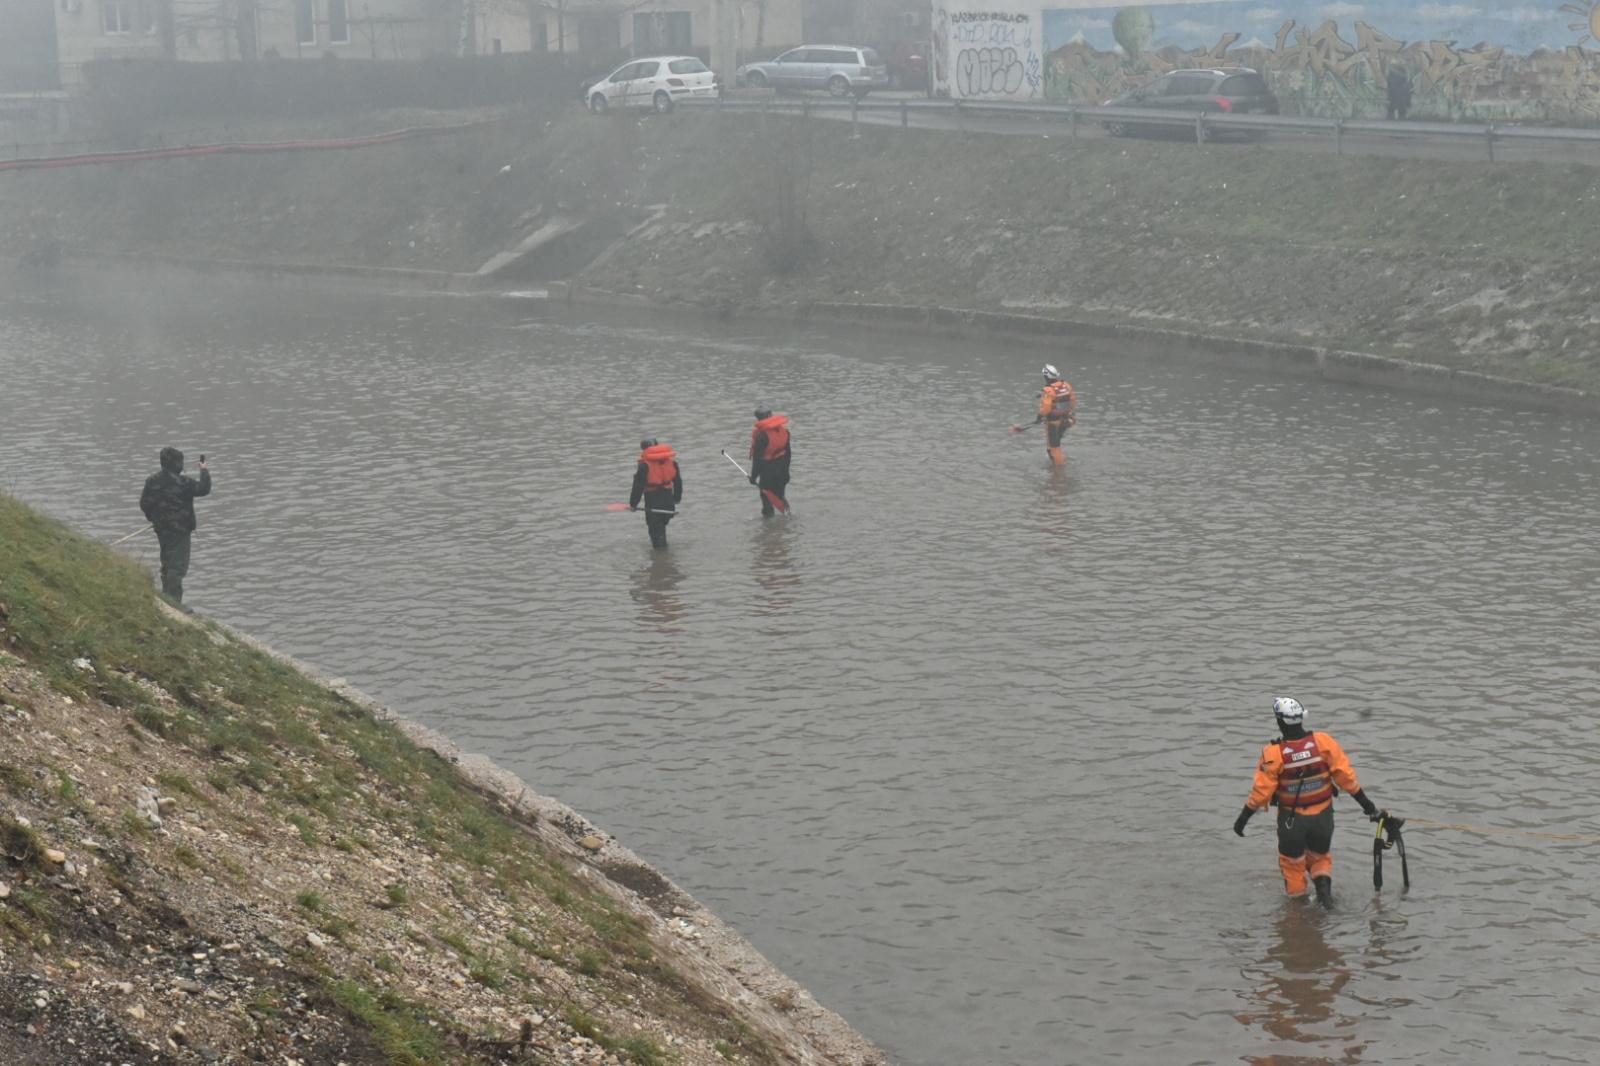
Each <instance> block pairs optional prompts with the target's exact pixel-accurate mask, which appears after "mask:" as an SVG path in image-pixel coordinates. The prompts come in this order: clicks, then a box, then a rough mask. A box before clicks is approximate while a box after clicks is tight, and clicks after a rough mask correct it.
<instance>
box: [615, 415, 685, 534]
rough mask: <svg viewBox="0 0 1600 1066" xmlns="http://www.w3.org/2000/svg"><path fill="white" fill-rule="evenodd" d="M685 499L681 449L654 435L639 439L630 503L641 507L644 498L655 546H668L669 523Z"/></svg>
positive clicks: (645, 522) (648, 524) (633, 506)
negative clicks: (637, 460) (679, 463)
mask: <svg viewBox="0 0 1600 1066" xmlns="http://www.w3.org/2000/svg"><path fill="white" fill-rule="evenodd" d="M681 499H683V473H682V471H680V470H679V469H678V459H677V453H676V452H674V451H673V450H672V448H671V446H669V445H666V444H662V443H661V442H660V441H658V440H656V439H655V438H654V437H646V438H645V439H644V440H642V441H640V442H639V465H638V466H637V467H636V468H635V469H634V472H633V492H632V493H631V494H630V495H629V496H628V506H629V507H631V508H632V509H633V510H635V511H637V510H638V509H639V501H640V500H643V501H644V525H645V529H647V530H648V531H649V533H650V544H651V546H652V547H656V548H665V547H666V546H667V523H668V522H670V521H672V515H673V512H675V511H676V510H677V509H678V501H679V500H681Z"/></svg>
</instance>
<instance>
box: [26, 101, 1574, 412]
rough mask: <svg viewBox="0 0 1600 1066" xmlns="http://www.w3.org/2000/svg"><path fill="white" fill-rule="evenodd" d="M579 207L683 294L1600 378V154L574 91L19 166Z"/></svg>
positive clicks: (414, 248) (75, 220) (344, 203)
mask: <svg viewBox="0 0 1600 1066" xmlns="http://www.w3.org/2000/svg"><path fill="white" fill-rule="evenodd" d="M412 118H413V120H414V116H413V117H412ZM363 121H364V122H365V129H376V128H379V127H381V126H383V125H385V124H387V125H396V124H397V123H396V122H393V121H390V122H387V123H385V122H384V121H383V120H382V119H381V117H372V116H369V117H368V118H366V119H365V120H363ZM568 211H576V212H585V213H589V214H593V215H606V216H610V217H612V218H614V219H626V220H629V221H633V220H639V219H645V218H651V219H653V221H652V222H651V223H650V224H648V225H646V226H644V227H643V228H642V229H641V230H639V231H638V232H636V233H635V234H634V236H633V237H632V238H631V244H630V245H629V246H628V247H627V249H626V252H625V254H613V255H610V256H607V257H605V258H604V259H603V260H601V261H600V262H598V263H596V264H595V265H594V266H592V267H591V268H589V269H588V270H587V271H585V272H584V274H583V276H582V277H581V279H580V280H581V281H582V282H583V283H584V284H585V285H587V286H589V287H590V288H594V289H600V290H605V291H614V292H621V293H631V294H636V295H644V296H648V297H651V298H654V299H658V300H662V301H669V302H687V303H692V304H695V305H700V306H705V307H711V308H717V309H720V310H725V311H738V310H743V309H758V308H759V309H789V308H804V307H805V306H807V305H809V304H812V303H815V302H818V301H841V300H843V301H863V302H886V303H901V304H913V305H930V304H937V305H944V306H950V307H958V308H966V309H972V310H983V311H1003V310H1008V311H1018V312H1028V313H1036V314H1044V315H1050V316H1057V317H1061V318H1070V319H1076V320H1080V321H1081V320H1087V321H1098V322H1132V323H1144V324H1150V325H1158V326H1165V327H1170V328H1175V329H1181V330H1189V331H1194V332H1203V333H1207V334H1213V335H1221V336H1234V337H1240V338H1253V339H1264V340H1283V341H1291V342H1296V343H1313V344H1319V345H1327V346H1333V347H1342V348H1349V349H1353V350H1357V351H1366V352H1373V353H1377V354H1383V355H1393V356H1397V357H1400V358H1406V359H1413V360H1419V361H1424V362H1436V363H1442V364H1445V365H1448V366H1452V367H1456V368H1462V369H1473V370H1480V371H1485V372H1489V373H1495V374H1501V375H1506V376H1510V377H1513V378H1517V379H1520V380H1524V381H1534V382H1541V383H1549V384H1563V385H1572V386H1578V387H1582V388H1594V387H1596V386H1597V385H1600V331H1597V330H1596V329H1595V326H1596V324H1597V322H1600V311H1597V310H1596V309H1597V307H1600V289H1597V286H1600V282H1597V280H1596V278H1595V276H1594V273H1593V271H1592V269H1590V267H1591V263H1592V249H1593V248H1595V247H1600V168H1592V167H1584V166H1578V165H1563V164H1487V163H1445V162H1438V161H1424V160H1397V159H1378V158H1368V157H1358V156H1349V157H1344V158H1340V157H1333V156H1328V155H1322V154H1311V153H1299V152H1294V151H1287V150H1268V149H1265V148H1260V147H1241V146H1236V145H1214V146H1209V147H1207V148H1205V149H1197V148H1195V147H1194V146H1192V145H1189V144H1184V143H1175V142H1161V141H1146V140H1135V141H1116V140H1104V139H1086V140H1082V141H1077V140H1073V139H1070V138H1067V137H1064V136H1058V137H1054V138H1048V139H1047V138H1040V137H1000V136H992V135H986V134H983V133H980V132H967V133H955V132H931V131H908V132H902V131H899V130H892V129H881V128H864V129H863V130H862V131H861V135H860V136H859V137H855V136H852V135H851V131H850V129H849V127H848V125H847V124H845V123H838V122H825V121H813V122H810V123H808V124H803V123H800V122H798V121H795V120H791V119H776V118H774V119H771V120H763V119H761V118H759V117H755V116H740V117H733V116H725V117H720V118H719V117H717V116H713V115H705V114H678V115H673V116H667V117H652V118H645V119H638V118H632V117H618V116H611V117H608V118H606V119H598V118H591V117H588V116H584V115H581V114H564V115H561V116H556V117H550V116H543V115H539V116H531V115H516V116H512V117H511V118H509V119H508V120H506V121H504V122H502V123H500V124H497V125H494V126H491V127H487V128H485V129H483V130H479V131H474V132H472V133H468V134H459V135H452V136H450V137H445V138H436V139H431V140H429V141H426V142H415V143H410V144H405V145H396V146H391V147H385V148H375V149H367V150H363V151H361V152H341V153H325V154H320V155H311V156H271V157H262V158H259V159H227V158H221V159H202V160H193V161H187V162H178V163H162V164H152V165H148V166H145V167H138V168H131V169H126V170H125V171H123V172H120V173H116V174H114V173H113V172H112V171H111V170H84V171H75V172H74V171H69V172H65V173H64V174H62V173H60V172H58V173H52V174H10V175H0V233H3V234H4V235H5V237H6V244H7V246H8V247H12V248H25V247H30V246H32V244H34V243H37V242H40V241H60V242H61V243H62V244H63V245H64V246H65V247H67V248H68V249H69V250H86V249H91V248H112V249H116V250H120V251H151V252H166V253H171V254H184V255H202V256H213V257H223V258H247V259H278V260H306V261H316V262H345V263H357V264H368V265H380V266H402V265H403V266H419V267H429V268H436V269H444V270H468V269H472V268H474V267H476V266H477V265H478V264H479V263H481V262H482V261H483V260H484V259H486V258H487V257H488V256H489V255H491V254H492V253H494V252H496V251H499V250H501V249H502V248H504V247H506V246H507V245H508V244H510V243H512V242H513V241H514V240H515V239H516V238H517V237H518V236H520V235H523V234H525V233H527V232H531V229H532V227H534V226H535V225H537V224H538V223H539V221H540V220H541V219H543V218H547V217H549V216H550V215H551V214H553V213H557V212H568Z"/></svg>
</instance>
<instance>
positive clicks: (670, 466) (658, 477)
mask: <svg viewBox="0 0 1600 1066" xmlns="http://www.w3.org/2000/svg"><path fill="white" fill-rule="evenodd" d="M677 454H678V453H677V452H675V451H673V450H672V448H671V446H670V445H666V444H656V445H653V446H651V447H649V448H646V449H645V450H644V451H642V452H640V453H639V461H640V462H641V463H643V464H645V475H644V490H645V491H646V492H660V491H662V490H663V489H670V488H672V483H673V482H674V481H675V480H677V477H678V464H677V463H676V462H674V461H673V460H674V459H675V458H676V457H677Z"/></svg>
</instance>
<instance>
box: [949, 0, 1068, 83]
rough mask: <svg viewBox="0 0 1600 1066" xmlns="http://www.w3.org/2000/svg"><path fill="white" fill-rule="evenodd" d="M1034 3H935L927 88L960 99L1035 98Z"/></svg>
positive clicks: (1039, 55)
mask: <svg viewBox="0 0 1600 1066" xmlns="http://www.w3.org/2000/svg"><path fill="white" fill-rule="evenodd" d="M1039 15H1040V8H1039V5H1038V3H1037V2H1033V3H1028V2H1022V3H1019V2H1017V0H990V2H989V3H986V4H984V5H983V6H982V7H971V8H969V7H963V6H961V5H960V4H959V3H953V2H952V3H937V2H936V3H935V4H934V9H933V88H934V93H935V94H936V95H939V96H949V97H952V98H955V99H961V100H997V99H998V100H1037V99H1040V98H1041V97H1043V95H1044V53H1043V50H1042V46H1043V41H1044V38H1043V36H1042V35H1041V33H1040V31H1039Z"/></svg>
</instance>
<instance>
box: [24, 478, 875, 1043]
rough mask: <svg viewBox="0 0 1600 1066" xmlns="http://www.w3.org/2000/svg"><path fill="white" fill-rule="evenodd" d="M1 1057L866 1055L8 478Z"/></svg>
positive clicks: (512, 799) (746, 966) (544, 806)
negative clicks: (38, 510)
mask: <svg viewBox="0 0 1600 1066" xmlns="http://www.w3.org/2000/svg"><path fill="white" fill-rule="evenodd" d="M0 1062H4V1063H6V1064H8V1066H11V1064H15V1066H24V1064H27V1066H101V1064H108V1066H118V1064H124V1063H138V1064H140V1066H147V1064H154V1063H234V1064H245V1063H256V1062H266V1063H275V1064H291V1066H292V1064H300V1066H334V1064H335V1063H347V1064H349V1066H367V1064H370V1066H378V1064H381V1063H390V1064H399V1066H422V1064H459V1066H477V1064H489V1063H509V1064H547V1066H554V1064H580V1063H581V1064H602V1066H623V1064H631V1066H667V1064H672V1066H711V1064H727V1063H747V1064H768V1066H779V1064H803V1066H881V1064H882V1062H883V1059H882V1056H881V1055H880V1054H879V1053H878V1052H877V1051H876V1050H875V1049H873V1048H872V1047H871V1046H870V1045H869V1044H867V1043H866V1041H865V1040H863V1039H862V1038H861V1037H860V1036H859V1035H857V1034H855V1033H854V1032H853V1031H852V1030H850V1029H849V1027H848V1026H847V1025H845V1024H844V1023H843V1022H842V1021H841V1020H840V1019H839V1018H838V1017H837V1016H835V1015H832V1014H831V1013H829V1012H828V1011H826V1010H825V1009H823V1008H822V1007H820V1006H819V1005H818V1004H817V1003H816V1001H815V1000H813V999H812V998H811V997H810V996H809V995H808V994H807V993H806V992H805V991H804V990H803V989H800V988H799V987H798V986H796V985H795V984H794V982H792V981H790V980H788V979H787V978H785V977H783V975H782V974H779V973H777V972H776V971H775V970H774V969H773V968H772V967H771V966H770V965H769V964H767V963H766V961H765V960H764V959H762V958H761V957H760V956H759V955H758V954H757V953H756V952H755V951H754V949H752V948H750V947H749V945H748V944H746V943H744V942H743V941H742V940H740V939H739V938H738V937H737V935H735V934H734V933H732V932H731V931H730V930H728V929H727V928H726V927H725V926H723V925H722V924H721V923H720V922H718V921H717V920H716V919H715V917H714V916H712V915H710V914H708V913H707V912H706V911H705V910H704V908H702V907H700V906H699V904H697V903H696V902H695V901H694V900H693V899H691V898H689V897H688V896H686V895H684V894H683V893H682V892H681V891H680V890H678V889H677V888H676V887H675V886H673V885H672V884H671V883H670V882H668V881H666V880H665V879H664V878H662V877H661V876H660V875H659V874H657V873H656V872H655V871H654V870H652V869H650V868H649V867H648V866H646V865H644V864H643V863H642V862H640V861H639V860H638V859H637V857H635V856H633V855H632V854H631V853H630V852H628V851H627V850H626V849H625V848H622V847H621V846H620V845H618V844H617V843H616V842H615V841H613V840H610V839H609V838H607V837H606V835H605V834H604V833H603V832H600V831H598V830H596V829H595V828H594V827H592V826H590V825H589V824H588V823H586V822H585V821H584V820H583V819H582V818H581V817H580V816H578V815H576V814H575V813H573V812H572V811H570V810H568V809H567V808H565V807H562V806H561V805H560V804H558V803H556V802H554V801H552V800H547V799H544V798H542V797H538V796H533V795H529V794H528V792H527V790H526V789H525V788H524V787H523V786H522V784H521V782H519V781H516V780H515V779H514V778H511V777H510V776H509V775H506V774H504V773H503V772H502V771H498V770H496V769H495V768H494V767H493V766H492V765H491V764H488V763H487V762H485V761H484V760H481V759H474V758H472V757H465V756H461V755H460V754H459V753H457V752H455V751H454V750H453V749H451V748H449V747H448V744H447V743H446V742H444V741H442V739H440V738H435V737H430V736H425V735H422V734H420V733H418V732H416V731H415V730H412V729H409V728H401V727H400V726H398V725H397V724H395V723H392V722H390V721H387V720H385V719H384V718H383V717H382V716H381V715H379V714H376V713H374V709H373V708H372V707H370V706H369V705H367V704H366V703H364V702H363V701H362V700H360V699H359V698H356V697H354V696H353V695H352V694H350V693H348V692H345V691H343V690H334V689H330V688H329V687H328V686H325V685H322V684H319V683H317V682H314V681H312V680H310V679H308V678H306V677H305V676H303V675H301V674H300V673H298V672H296V671H295V670H294V669H292V668H291V667H290V666H289V665H288V664H285V663H284V662H282V661H280V660H278V659H276V658H274V657H272V656H269V655H267V654H264V653H263V652H262V651H261V650H260V649H258V648H256V647H254V646H252V645H251V644H250V642H248V641H246V640H244V639H242V638H239V637H237V636H236V635H234V634H232V633H229V632H227V631H225V630H223V629H220V628H218V627H216V626H213V625H210V624H206V623H204V622H200V621H197V620H195V619H192V618H190V617H186V616H183V615H181V614H178V613H177V612H176V611H173V610H171V609H170V608H165V607H163V606H162V605H161V604H160V603H159V601H158V600H157V599H156V597H155V596H154V595H153V593H152V591H151V588H150V578H149V575H148V574H147V573H145V572H144V571H143V570H142V569H141V568H139V567H136V566H134V565H133V564H131V563H130V562H128V561H127V560H125V559H122V558H120V557H117V556H114V555H113V554H112V553H110V552H109V551H107V550H106V549H104V548H101V547H99V546H98V545H95V544H92V543H91V542H88V541H85V540H83V539H82V538H79V537H77V536H75V535H73V534H71V533H70V532H69V531H67V530H66V529H64V528H63V527H61V526H60V525H58V524H57V523H54V522H51V521H48V520H46V519H43V518H41V517H40V516H38V515H37V514H34V513H33V512H31V511H29V510H28V509H26V508H24V507H22V506H21V505H19V504H17V503H16V502H15V501H12V500H9V499H7V498H6V497H3V496H0Z"/></svg>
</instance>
